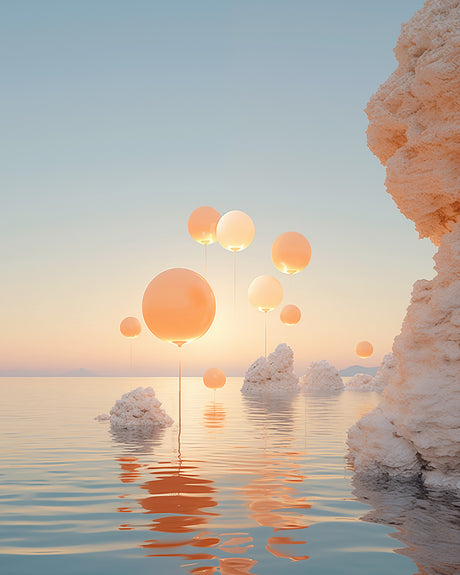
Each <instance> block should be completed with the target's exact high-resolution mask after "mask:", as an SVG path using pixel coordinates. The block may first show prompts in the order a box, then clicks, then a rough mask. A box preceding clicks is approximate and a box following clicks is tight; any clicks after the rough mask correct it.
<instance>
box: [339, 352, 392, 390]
mask: <svg viewBox="0 0 460 575" xmlns="http://www.w3.org/2000/svg"><path fill="white" fill-rule="evenodd" d="M396 373H397V370H396V358H395V356H394V354H392V353H387V354H386V355H385V356H384V357H383V360H382V363H381V364H380V367H379V369H378V371H377V373H376V375H375V377H372V375H367V374H366V373H356V374H355V375H354V376H353V377H351V378H350V379H349V380H348V381H347V382H346V383H345V389H348V390H351V391H377V392H379V393H380V392H382V391H383V390H384V389H385V387H386V386H387V385H388V382H389V381H390V378H391V377H392V376H393V375H395V374H396Z"/></svg>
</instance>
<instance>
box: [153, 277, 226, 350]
mask: <svg viewBox="0 0 460 575" xmlns="http://www.w3.org/2000/svg"><path fill="white" fill-rule="evenodd" d="M142 313H143V316H144V320H145V323H146V324H147V327H148V328H149V330H150V331H151V332H152V333H153V334H154V335H156V336H157V337H158V338H160V339H162V340H164V341H169V342H171V343H175V344H176V345H178V346H179V347H181V346H182V345H183V344H184V343H188V342H191V341H193V340H195V339H198V338H199V337H201V336H202V335H204V334H205V333H206V332H207V331H208V329H209V328H210V327H211V324H212V322H213V320H214V315H215V313H216V300H215V297H214V293H213V291H212V289H211V287H210V285H209V284H208V282H207V281H206V280H205V279H204V278H203V277H202V276H200V275H199V274H197V273H196V272H194V271H192V270H189V269H184V268H172V269H169V270H166V271H164V272H162V273H161V274H159V275H157V276H156V277H155V278H153V280H152V281H151V282H150V283H149V285H148V286H147V289H146V290H145V293H144V298H143V300H142Z"/></svg>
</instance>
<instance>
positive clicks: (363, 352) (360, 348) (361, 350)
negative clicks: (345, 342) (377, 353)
mask: <svg viewBox="0 0 460 575" xmlns="http://www.w3.org/2000/svg"><path fill="white" fill-rule="evenodd" d="M373 353H374V348H373V347H372V344H371V343H369V342H368V341H360V342H359V343H358V344H357V346H356V355H357V356H358V357H361V358H363V359H366V357H370V356H371V355H372V354H373Z"/></svg>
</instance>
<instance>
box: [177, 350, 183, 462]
mask: <svg viewBox="0 0 460 575" xmlns="http://www.w3.org/2000/svg"><path fill="white" fill-rule="evenodd" d="M181 432H182V356H181V349H180V348H179V431H178V434H177V453H178V455H179V460H180V458H181V452H180V436H181Z"/></svg>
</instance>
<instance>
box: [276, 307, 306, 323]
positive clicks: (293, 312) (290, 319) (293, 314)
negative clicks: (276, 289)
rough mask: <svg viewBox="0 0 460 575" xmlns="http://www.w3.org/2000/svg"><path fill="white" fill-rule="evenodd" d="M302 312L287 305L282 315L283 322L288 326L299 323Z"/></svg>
mask: <svg viewBox="0 0 460 575" xmlns="http://www.w3.org/2000/svg"><path fill="white" fill-rule="evenodd" d="M301 317H302V312H301V311H300V309H299V308H298V307H297V306H296V305H285V306H284V307H283V309H282V310H281V313H280V319H281V321H282V322H283V323H284V324H286V325H295V324H296V323H299V321H300V318H301Z"/></svg>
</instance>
